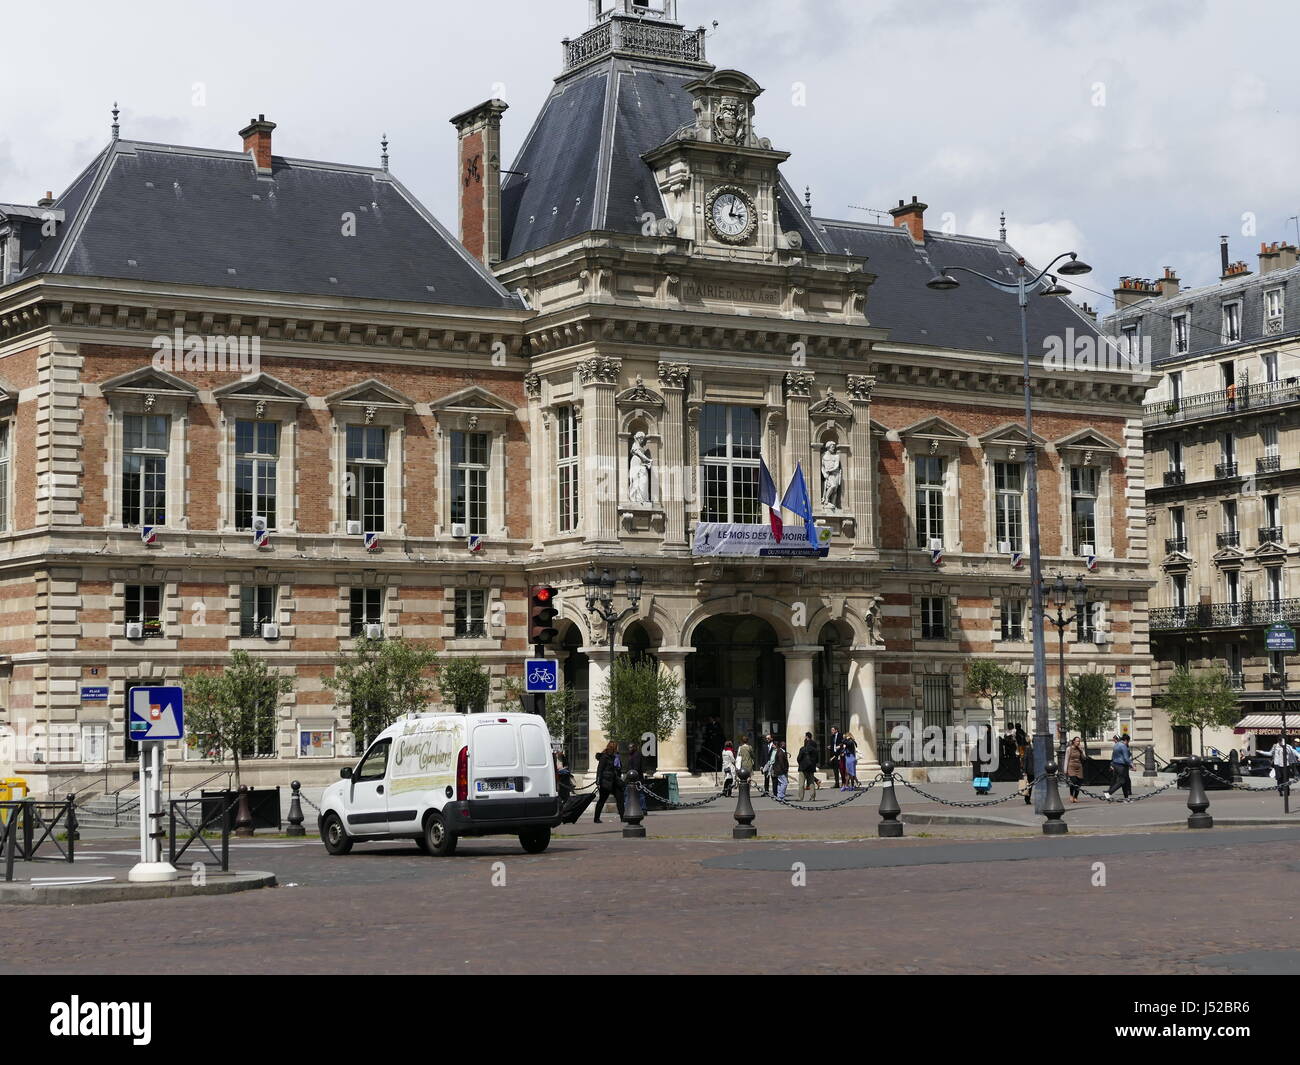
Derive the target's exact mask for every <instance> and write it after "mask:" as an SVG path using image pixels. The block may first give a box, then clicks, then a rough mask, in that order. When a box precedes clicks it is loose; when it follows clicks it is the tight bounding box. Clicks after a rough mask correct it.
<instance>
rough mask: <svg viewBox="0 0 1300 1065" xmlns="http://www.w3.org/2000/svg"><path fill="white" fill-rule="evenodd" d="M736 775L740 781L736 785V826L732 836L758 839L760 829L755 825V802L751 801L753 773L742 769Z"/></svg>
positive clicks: (733, 837) (734, 837)
mask: <svg viewBox="0 0 1300 1065" xmlns="http://www.w3.org/2000/svg"><path fill="white" fill-rule="evenodd" d="M736 775H737V777H738V778H739V780H740V783H739V784H737V785H736V788H737V793H736V812H735V814H734V815H733V816H734V817H735V818H736V827H735V828H733V829H732V830H731V838H732V839H756V838H757V837H758V829H756V828H755V827H754V804H753V803H752V802H750V801H749V778H750V776H751V775H752V774H751V773H750V771H749V770H748V769H742V770H741V771H740V772H739V773H738V774H736Z"/></svg>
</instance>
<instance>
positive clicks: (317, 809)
mask: <svg viewBox="0 0 1300 1065" xmlns="http://www.w3.org/2000/svg"><path fill="white" fill-rule="evenodd" d="M298 798H300V799H301V800H302V801H303V802H305V803H306V804H307V805H308V806H310V807H311V808H312V809H313V810H315V811H316V812H317V813H318V814H319V813H323V812H324V811H322V810H321V808H320V807H319V806H317V805H316V804H315V803H314V802H312V801H311V799H309V798H307V796H306V795H304V794H303V793H302V789H301V788H300V789H299V790H298Z"/></svg>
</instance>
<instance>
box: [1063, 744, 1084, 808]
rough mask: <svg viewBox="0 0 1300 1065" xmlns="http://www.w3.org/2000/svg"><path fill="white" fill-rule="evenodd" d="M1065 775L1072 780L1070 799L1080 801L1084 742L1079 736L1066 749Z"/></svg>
mask: <svg viewBox="0 0 1300 1065" xmlns="http://www.w3.org/2000/svg"><path fill="white" fill-rule="evenodd" d="M1065 776H1066V779H1067V780H1069V782H1070V801H1071V802H1078V801H1079V789H1080V788H1082V787H1083V743H1082V741H1081V740H1080V739H1079V737H1078V736H1075V737H1074V739H1072V740H1071V741H1070V746H1069V747H1067V748H1066V749H1065Z"/></svg>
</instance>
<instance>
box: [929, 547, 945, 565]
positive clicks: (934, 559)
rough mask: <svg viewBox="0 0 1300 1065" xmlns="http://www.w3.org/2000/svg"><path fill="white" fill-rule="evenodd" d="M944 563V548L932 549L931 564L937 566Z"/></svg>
mask: <svg viewBox="0 0 1300 1065" xmlns="http://www.w3.org/2000/svg"><path fill="white" fill-rule="evenodd" d="M942 561H943V548H942V547H932V548H930V562H931V563H932V564H934V565H936V566H937V565H939V563H940V562H942Z"/></svg>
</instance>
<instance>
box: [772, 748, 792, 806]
mask: <svg viewBox="0 0 1300 1065" xmlns="http://www.w3.org/2000/svg"><path fill="white" fill-rule="evenodd" d="M789 786H790V756H789V755H788V754H786V751H785V740H777V741H776V746H775V747H774V748H773V755H772V787H773V789H774V791H775V794H776V797H777V799H778V800H779V801H781V802H785V789H786V788H787V787H789Z"/></svg>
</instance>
